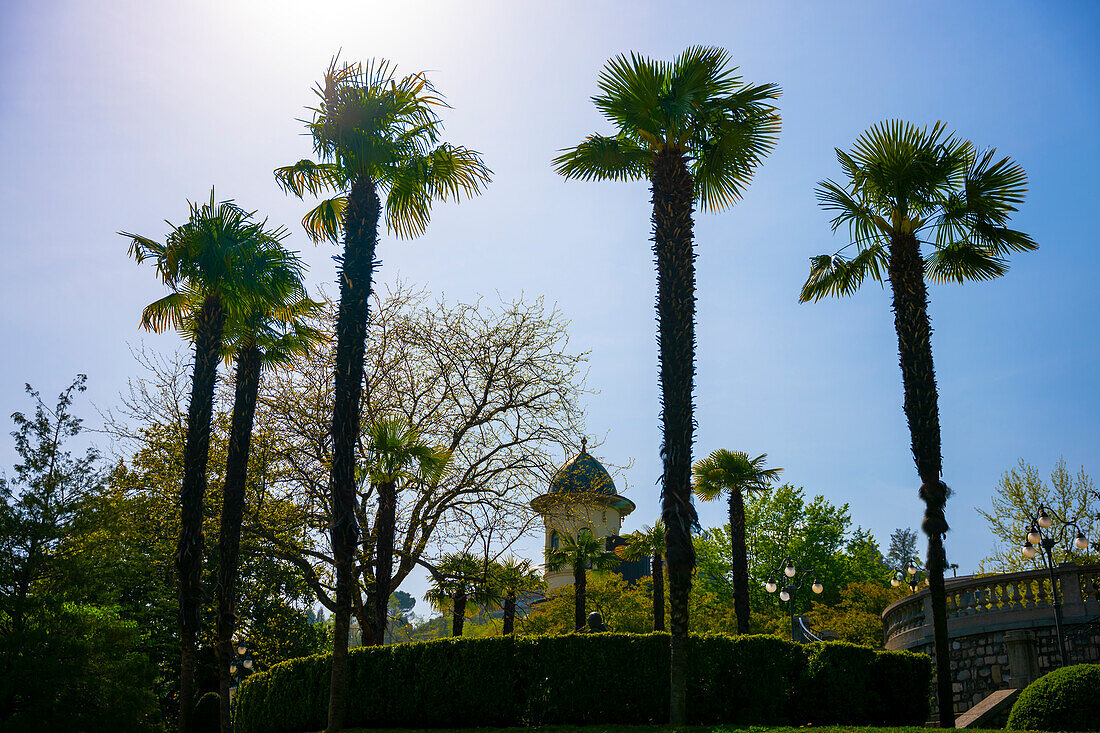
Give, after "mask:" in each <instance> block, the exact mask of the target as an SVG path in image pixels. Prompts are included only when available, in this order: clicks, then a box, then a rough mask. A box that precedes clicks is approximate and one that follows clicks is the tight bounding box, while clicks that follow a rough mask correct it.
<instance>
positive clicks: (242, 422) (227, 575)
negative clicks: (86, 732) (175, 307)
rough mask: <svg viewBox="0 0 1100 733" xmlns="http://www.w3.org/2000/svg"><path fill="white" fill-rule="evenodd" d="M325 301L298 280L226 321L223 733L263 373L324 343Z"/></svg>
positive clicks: (220, 591) (220, 589) (228, 731)
mask: <svg viewBox="0 0 1100 733" xmlns="http://www.w3.org/2000/svg"><path fill="white" fill-rule="evenodd" d="M299 296H300V297H299ZM320 306H321V304H320V303H315V302H314V301H312V300H309V299H308V298H306V297H305V288H304V286H302V285H301V284H300V283H299V287H298V288H297V289H295V291H294V293H293V294H292V297H291V298H290V299H289V300H287V301H286V302H284V303H280V304H267V305H266V306H262V307H254V308H252V309H251V310H250V311H249V312H247V313H245V314H243V315H242V318H241V319H240V321H239V322H238V323H229V324H227V326H226V341H225V346H224V347H223V352H224V353H225V354H226V355H227V356H228V357H230V358H232V359H233V360H234V361H235V362H236V364H237V375H236V386H235V389H234V397H233V416H232V419H231V421H230V429H229V446H228V450H227V455H226V462H225V485H224V489H223V492H222V512H221V524H220V527H219V531H218V558H219V559H218V585H217V590H216V595H217V598H218V646H217V657H218V678H219V690H220V692H219V698H220V703H221V730H222V733H232V730H233V724H232V722H231V721H230V707H229V688H230V686H231V684H232V676H231V674H230V672H229V665H230V661H231V660H232V659H233V657H234V652H233V647H234V644H233V634H234V632H235V630H236V628H235V627H236V622H237V614H236V609H235V606H236V603H237V591H236V588H237V574H238V566H239V560H240V544H241V523H242V519H243V517H244V504H245V488H246V486H247V484H248V456H249V452H250V450H251V445H252V425H253V421H254V418H255V415H256V399H257V397H258V395H259V391H260V374H261V371H263V370H267V369H272V368H277V367H279V366H281V365H284V364H287V363H289V362H291V361H293V360H294V359H295V358H297V357H299V356H303V355H305V354H308V353H309V352H311V351H313V350H314V349H315V348H317V347H318V346H319V345H320V343H321V342H322V341H323V340H324V337H323V335H322V334H321V332H319V331H317V330H316V329H314V328H312V327H310V326H308V325H306V323H305V322H304V320H303V319H304V318H305V317H307V316H309V315H310V314H311V313H313V312H314V311H315V310H317V309H318V308H320Z"/></svg>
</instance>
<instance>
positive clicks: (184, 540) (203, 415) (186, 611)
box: [176, 295, 225, 733]
mask: <svg viewBox="0 0 1100 733" xmlns="http://www.w3.org/2000/svg"><path fill="white" fill-rule="evenodd" d="M195 321H196V322H195V372H194V377H193V378H192V381H191V404H190V405H189V406H188V409H187V441H186V445H185V446H184V450H183V482H182V485H181V486H180V536H179V543H178V544H177V546H176V570H177V571H178V573H179V581H180V596H179V598H180V615H179V624H180V642H181V649H180V717H179V730H180V733H191V713H192V711H193V710H194V707H195V699H194V698H195V640H196V638H197V636H198V632H199V611H200V609H201V606H202V556H203V546H204V543H203V535H202V502H203V496H204V495H205V494H206V464H207V460H208V459H209V457H210V421H211V417H212V413H213V410H214V387H215V384H216V382H217V378H218V360H219V358H220V356H221V353H220V352H221V345H222V332H223V331H224V329H225V309H224V308H223V307H222V303H221V299H220V298H219V297H218V296H217V295H211V296H209V297H208V298H207V299H206V301H205V302H204V303H203V304H202V308H200V309H199V312H198V314H197V315H196V319H195Z"/></svg>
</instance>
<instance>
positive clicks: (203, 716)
mask: <svg viewBox="0 0 1100 733" xmlns="http://www.w3.org/2000/svg"><path fill="white" fill-rule="evenodd" d="M219 700H220V697H219V696H218V693H216V692H208V693H206V694H205V695H203V696H202V697H200V698H199V701H198V703H196V704H195V719H194V729H195V733H218V731H220V730H221V727H222V721H221V707H220V702H219Z"/></svg>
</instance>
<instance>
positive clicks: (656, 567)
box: [650, 552, 665, 631]
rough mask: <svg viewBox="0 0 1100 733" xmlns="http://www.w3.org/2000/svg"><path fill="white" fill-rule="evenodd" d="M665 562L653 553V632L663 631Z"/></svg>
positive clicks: (659, 555)
mask: <svg viewBox="0 0 1100 733" xmlns="http://www.w3.org/2000/svg"><path fill="white" fill-rule="evenodd" d="M664 565H665V561H664V558H663V557H661V553H660V552H654V553H653V561H652V562H651V564H650V568H651V569H652V570H653V630H654V631H664V630H665V568H664Z"/></svg>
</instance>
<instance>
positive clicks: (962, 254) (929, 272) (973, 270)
mask: <svg viewBox="0 0 1100 733" xmlns="http://www.w3.org/2000/svg"><path fill="white" fill-rule="evenodd" d="M1006 272H1008V262H1006V261H1005V260H1004V259H1003V258H1001V257H999V256H998V255H997V254H996V253H995V252H994V251H992V250H990V249H987V248H984V247H981V246H978V245H974V244H971V243H970V242H957V243H953V244H948V245H946V246H943V247H937V248H936V249H935V250H934V251H933V252H932V254H930V255H929V256H928V257H927V258H926V259H925V263H924V276H925V277H926V278H928V280H930V281H931V282H934V283H944V282H956V283H964V282H966V281H967V280H979V281H980V280H995V279H996V278H998V277H1000V276H1001V275H1004V274H1005V273H1006Z"/></svg>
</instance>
